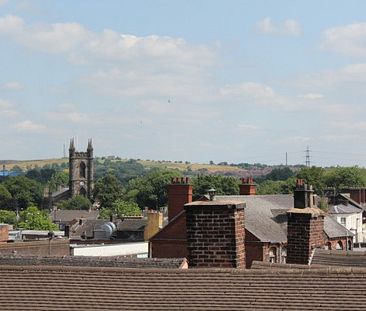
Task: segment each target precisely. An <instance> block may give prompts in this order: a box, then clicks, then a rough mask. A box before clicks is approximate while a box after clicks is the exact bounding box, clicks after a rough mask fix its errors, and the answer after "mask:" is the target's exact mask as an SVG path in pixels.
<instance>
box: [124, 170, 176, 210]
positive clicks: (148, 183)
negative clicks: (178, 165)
mask: <svg viewBox="0 0 366 311" xmlns="http://www.w3.org/2000/svg"><path fill="white" fill-rule="evenodd" d="M180 176H181V172H179V171H176V170H174V171H173V170H161V169H152V170H151V171H149V172H148V173H147V174H146V175H145V176H144V177H137V178H135V179H132V180H130V182H129V183H128V185H127V187H126V192H125V194H124V199H125V200H126V201H134V202H136V203H137V204H138V206H139V207H140V208H144V207H146V206H147V207H149V208H153V209H157V208H158V207H161V206H164V205H166V204H167V201H168V197H167V186H168V184H170V182H171V179H172V178H173V177H180Z"/></svg>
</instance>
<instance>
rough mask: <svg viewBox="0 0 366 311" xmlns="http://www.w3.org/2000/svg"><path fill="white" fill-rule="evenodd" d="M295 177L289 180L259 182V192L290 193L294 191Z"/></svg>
mask: <svg viewBox="0 0 366 311" xmlns="http://www.w3.org/2000/svg"><path fill="white" fill-rule="evenodd" d="M294 186H295V178H293V177H292V178H288V179H287V180H266V181H264V182H262V183H261V184H259V186H258V189H257V193H258V194H288V193H293V189H294Z"/></svg>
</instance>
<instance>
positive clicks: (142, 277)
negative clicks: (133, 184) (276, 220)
mask: <svg viewBox="0 0 366 311" xmlns="http://www.w3.org/2000/svg"><path fill="white" fill-rule="evenodd" d="M365 286H366V269H341V270H340V269H338V270H330V269H327V270H283V271H278V270H271V271H269V270H210V269H206V270H201V269H197V270H195V269H192V270H171V269H169V270H162V269H155V270H151V269H148V270H146V269H144V270H142V269H117V268H87V267H55V266H53V267H47V266H43V267H42V266H39V267H29V266H27V267H25V266H23V267H22V266H16V267H15V266H0V288H1V295H0V306H1V310H365V305H366V296H365V295H362V294H361V292H360V290H361V289H362V288H365Z"/></svg>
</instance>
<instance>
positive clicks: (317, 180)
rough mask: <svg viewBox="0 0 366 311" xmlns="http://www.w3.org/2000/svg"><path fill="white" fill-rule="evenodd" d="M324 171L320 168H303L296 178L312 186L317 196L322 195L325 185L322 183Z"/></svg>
mask: <svg viewBox="0 0 366 311" xmlns="http://www.w3.org/2000/svg"><path fill="white" fill-rule="evenodd" d="M325 173H326V171H325V169H324V168H322V167H316V166H312V167H303V168H302V169H300V170H299V171H298V172H297V174H296V177H297V178H300V179H304V180H305V181H306V183H307V184H308V185H312V186H313V188H314V190H315V192H316V193H317V194H323V192H324V189H325V187H326V184H325V182H324V176H325Z"/></svg>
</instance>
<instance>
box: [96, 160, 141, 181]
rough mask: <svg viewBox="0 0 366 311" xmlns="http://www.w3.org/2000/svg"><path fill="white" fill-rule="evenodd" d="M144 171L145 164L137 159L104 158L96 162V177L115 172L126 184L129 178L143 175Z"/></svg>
mask: <svg viewBox="0 0 366 311" xmlns="http://www.w3.org/2000/svg"><path fill="white" fill-rule="evenodd" d="M144 173H145V169H144V167H143V165H142V164H140V163H138V162H137V161H136V160H132V159H130V160H128V161H112V160H104V161H97V162H96V172H95V178H96V179H99V178H102V177H103V176H105V175H107V174H113V175H115V176H116V177H117V179H118V180H119V181H120V182H121V183H122V184H123V185H126V184H127V183H128V181H129V180H131V179H132V178H135V177H138V176H141V175H143V174H144Z"/></svg>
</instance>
